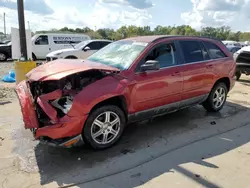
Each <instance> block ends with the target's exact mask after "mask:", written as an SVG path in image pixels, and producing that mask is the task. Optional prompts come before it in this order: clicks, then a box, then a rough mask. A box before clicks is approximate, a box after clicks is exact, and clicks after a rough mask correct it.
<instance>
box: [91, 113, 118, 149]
mask: <svg viewBox="0 0 250 188" xmlns="http://www.w3.org/2000/svg"><path fill="white" fill-rule="evenodd" d="M120 128H121V120H120V117H119V116H118V115H117V114H116V113H114V112H111V111H106V112H103V113H101V114H100V115H98V116H97V117H96V118H95V120H94V121H93V123H92V126H91V137H92V139H93V140H94V141H95V142H96V143H98V144H109V143H110V142H112V141H113V140H114V139H115V138H116V137H117V135H118V134H119V131H120Z"/></svg>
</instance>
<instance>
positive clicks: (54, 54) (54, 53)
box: [47, 47, 78, 57]
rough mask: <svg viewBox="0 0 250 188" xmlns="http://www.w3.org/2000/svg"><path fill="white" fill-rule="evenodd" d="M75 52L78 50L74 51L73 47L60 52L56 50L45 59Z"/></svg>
mask: <svg viewBox="0 0 250 188" xmlns="http://www.w3.org/2000/svg"><path fill="white" fill-rule="evenodd" d="M75 51H78V49H75V48H73V47H72V48H66V49H61V50H56V51H53V52H50V53H49V54H47V57H51V56H57V54H61V53H66V52H75Z"/></svg>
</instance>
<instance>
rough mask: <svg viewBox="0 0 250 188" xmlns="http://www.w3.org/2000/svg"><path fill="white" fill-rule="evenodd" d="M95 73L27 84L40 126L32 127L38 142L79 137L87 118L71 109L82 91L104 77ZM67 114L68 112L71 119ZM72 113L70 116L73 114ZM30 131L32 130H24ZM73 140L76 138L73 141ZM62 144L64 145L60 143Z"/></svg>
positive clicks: (102, 74) (99, 73) (68, 140)
mask: <svg viewBox="0 0 250 188" xmlns="http://www.w3.org/2000/svg"><path fill="white" fill-rule="evenodd" d="M107 75H108V73H106V72H103V71H98V70H91V71H87V72H80V73H77V74H73V75H70V76H67V77H65V78H63V79H61V80H51V81H29V80H28V81H27V85H28V87H27V88H29V89H30V94H31V98H32V101H33V104H32V105H33V106H34V109H35V113H36V116H37V120H38V124H39V126H38V127H37V128H35V131H33V132H34V136H35V138H37V139H40V140H45V141H46V142H47V141H50V142H52V141H53V142H55V140H60V144H57V145H61V144H62V143H61V139H64V141H65V139H66V140H67V144H68V142H73V141H72V139H73V138H77V139H78V138H79V137H78V135H80V134H81V132H82V129H83V125H84V123H85V121H86V119H87V115H85V114H80V115H79V112H75V113H74V109H72V106H73V103H74V102H77V101H74V98H75V96H77V95H78V93H80V92H81V91H82V90H83V89H84V88H86V87H88V86H89V85H91V84H93V83H94V82H96V81H97V80H100V79H102V78H104V77H105V76H107ZM69 111H71V113H70V116H69V115H68V114H69ZM72 112H73V113H72ZM26 128H30V129H31V128H32V129H33V127H26ZM73 140H74V141H75V140H76V139H73ZM63 143H64V142H63Z"/></svg>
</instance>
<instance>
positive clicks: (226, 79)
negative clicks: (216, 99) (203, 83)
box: [213, 77, 231, 91]
mask: <svg viewBox="0 0 250 188" xmlns="http://www.w3.org/2000/svg"><path fill="white" fill-rule="evenodd" d="M218 83H224V84H225V85H226V86H227V90H228V91H229V90H230V86H231V83H230V79H229V78H228V77H223V78H220V79H218V80H217V81H216V82H215V83H214V85H213V87H214V86H215V85H216V84H218Z"/></svg>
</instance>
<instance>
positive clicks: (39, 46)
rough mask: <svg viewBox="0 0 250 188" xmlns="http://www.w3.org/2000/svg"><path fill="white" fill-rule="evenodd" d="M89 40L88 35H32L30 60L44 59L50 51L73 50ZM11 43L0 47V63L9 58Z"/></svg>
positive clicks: (10, 55)
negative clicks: (75, 46)
mask: <svg viewBox="0 0 250 188" xmlns="http://www.w3.org/2000/svg"><path fill="white" fill-rule="evenodd" d="M86 40H90V37H89V36H88V35H83V34H63V33H46V34H37V35H34V36H33V37H32V39H31V44H32V58H33V60H37V59H46V55H47V54H48V53H50V52H52V51H55V50H59V49H65V48H73V47H74V45H76V44H78V43H80V42H82V41H86ZM11 57H12V53H11V42H9V43H7V44H3V45H1V47H0V61H5V60H6V58H7V59H8V58H11Z"/></svg>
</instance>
